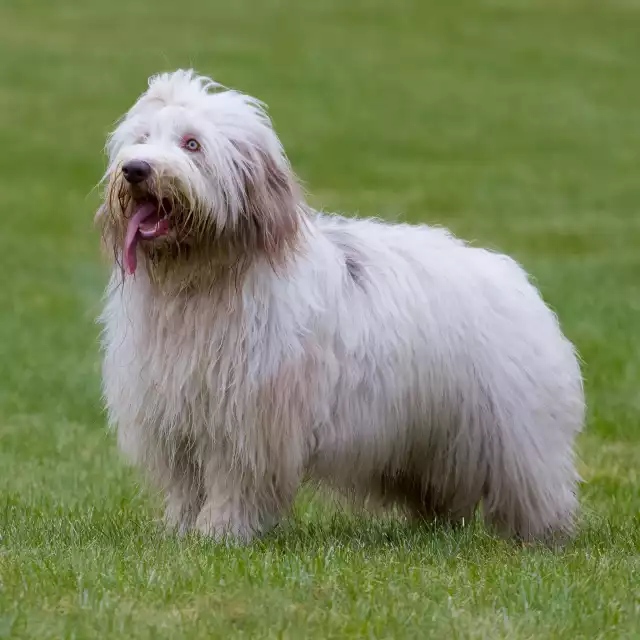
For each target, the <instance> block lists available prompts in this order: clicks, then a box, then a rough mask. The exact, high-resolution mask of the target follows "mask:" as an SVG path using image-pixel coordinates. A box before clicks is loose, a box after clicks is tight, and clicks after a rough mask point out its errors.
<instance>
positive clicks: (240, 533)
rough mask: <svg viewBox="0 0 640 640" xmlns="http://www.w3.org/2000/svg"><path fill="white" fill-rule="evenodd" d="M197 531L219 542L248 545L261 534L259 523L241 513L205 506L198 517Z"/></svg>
mask: <svg viewBox="0 0 640 640" xmlns="http://www.w3.org/2000/svg"><path fill="white" fill-rule="evenodd" d="M195 530H196V531H198V532H199V533H200V534H202V535H203V536H207V537H209V538H213V539H214V540H216V541H218V542H222V541H225V542H235V543H237V544H247V543H249V542H251V540H253V539H254V538H255V537H256V536H257V535H258V534H259V533H260V532H259V527H258V526H257V523H254V522H251V521H250V520H249V519H248V518H247V517H246V516H245V517H243V515H242V514H241V513H240V512H239V511H234V510H230V509H224V510H220V509H217V508H216V507H215V506H214V505H205V506H204V507H203V508H202V510H201V511H200V514H199V515H198V517H197V519H196V523H195Z"/></svg>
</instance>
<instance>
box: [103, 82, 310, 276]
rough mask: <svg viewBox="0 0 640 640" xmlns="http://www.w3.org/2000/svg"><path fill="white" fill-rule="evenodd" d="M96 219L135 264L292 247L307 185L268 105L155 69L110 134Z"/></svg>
mask: <svg viewBox="0 0 640 640" xmlns="http://www.w3.org/2000/svg"><path fill="white" fill-rule="evenodd" d="M107 151H108V154H109V167H108V170H107V173H106V176H105V178H106V180H107V183H108V184H107V188H106V194H105V199H104V203H103V205H102V207H101V208H100V210H99V212H98V215H97V220H98V221H99V222H100V224H101V225H102V228H103V235H104V238H105V241H106V242H107V243H108V245H109V246H110V247H111V248H112V249H113V252H114V257H115V259H116V260H117V262H118V263H119V264H120V265H121V266H122V267H123V268H124V269H125V270H126V271H127V272H128V273H134V272H135V270H136V268H137V264H138V257H139V256H142V257H143V258H144V259H145V262H146V264H147V266H148V267H149V268H151V269H153V268H154V267H156V268H159V267H162V269H163V270H164V271H166V270H167V269H169V270H170V269H171V268H172V266H175V265H176V263H180V262H182V264H183V266H184V263H185V261H188V260H190V261H191V263H193V265H194V268H197V267H198V266H202V264H203V262H216V261H217V262H218V263H221V262H224V261H227V262H228V261H233V260H241V261H247V260H248V259H251V258H252V257H255V256H258V255H262V256H265V257H266V258H267V259H268V260H270V261H271V262H273V261H275V260H279V259H280V258H281V257H283V255H285V254H286V253H287V252H288V251H290V250H292V248H293V245H294V244H295V238H296V234H297V231H298V224H299V212H298V202H299V201H298V189H297V185H296V181H295V177H294V176H293V174H292V172H291V169H290V167H289V164H288V161H287V159H286V157H285V155H284V152H283V150H282V147H281V144H280V142H279V140H278V138H277V136H276V134H275V133H274V131H273V129H272V127H271V123H270V121H269V118H268V117H267V115H266V113H265V111H264V110H263V108H262V106H261V104H260V103H259V102H258V101H257V100H255V99H253V98H250V97H248V96H245V95H242V94H240V93H237V92H235V91H228V90H222V88H221V87H220V86H219V85H217V84H216V83H214V82H213V81H212V80H209V79H208V78H203V77H199V76H196V75H195V74H194V73H193V72H191V71H177V72H175V73H172V74H163V75H159V76H155V77H153V78H151V79H150V81H149V89H148V90H147V91H146V92H145V93H144V94H143V95H142V96H141V97H140V98H139V100H138V101H137V102H136V104H135V105H134V106H133V107H132V108H131V110H130V111H129V112H128V113H127V114H126V115H125V117H124V118H123V119H122V121H121V122H120V124H119V126H118V127H117V129H116V130H115V131H114V132H113V134H112V135H111V136H110V138H109V140H108V143H107Z"/></svg>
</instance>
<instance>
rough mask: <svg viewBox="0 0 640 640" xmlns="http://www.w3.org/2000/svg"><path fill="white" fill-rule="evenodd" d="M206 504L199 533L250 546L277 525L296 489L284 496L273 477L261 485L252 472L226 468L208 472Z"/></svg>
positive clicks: (202, 511) (199, 524) (285, 493)
mask: <svg viewBox="0 0 640 640" xmlns="http://www.w3.org/2000/svg"><path fill="white" fill-rule="evenodd" d="M205 476H206V482H205V492H206V496H205V501H204V504H203V506H202V509H201V510H200V513H199V514H198V517H197V519H196V526H195V528H196V530H197V531H199V532H200V533H202V534H203V535H206V536H210V537H212V538H214V539H216V540H222V539H230V540H233V541H236V542H240V543H247V542H250V541H251V540H252V539H253V538H255V537H256V536H259V535H261V534H262V533H264V532H266V531H267V530H268V529H270V528H271V527H273V526H274V525H275V524H277V522H278V519H279V517H280V514H281V513H282V510H283V509H284V508H286V507H287V506H289V505H290V504H291V501H292V498H293V495H294V493H295V489H294V488H293V487H291V489H292V490H291V491H287V492H284V491H283V490H282V487H279V486H276V484H277V483H275V482H274V479H273V477H271V478H269V479H268V480H264V481H261V480H259V479H257V478H256V477H255V476H254V475H253V474H252V473H251V472H249V471H247V470H242V469H233V470H229V469H228V467H226V468H225V466H224V465H221V466H217V465H214V464H211V465H210V466H209V467H208V468H207V473H206V474H205Z"/></svg>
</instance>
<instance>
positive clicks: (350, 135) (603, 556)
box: [0, 0, 640, 638]
mask: <svg viewBox="0 0 640 640" xmlns="http://www.w3.org/2000/svg"><path fill="white" fill-rule="evenodd" d="M185 66H193V67H195V68H196V69H198V70H199V71H201V72H203V73H206V74H208V75H212V76H214V77H215V78H216V79H217V80H218V81H220V82H222V83H224V84H226V85H229V86H232V87H234V88H238V89H240V90H243V91H245V92H247V93H250V94H253V95H256V96H257V97H259V98H261V99H262V100H264V101H265V102H266V103H267V104H268V105H269V107H270V113H271V115H272V117H273V120H274V123H275V126H276V129H277V131H278V133H279V134H280V136H281V138H282V140H283V143H284V145H285V147H286V149H287V151H288V153H289V156H290V158H291V161H292V163H293V165H294V167H295V169H296V171H297V172H298V174H299V175H300V177H301V179H302V180H303V181H304V183H305V185H306V187H307V189H308V191H309V197H310V200H311V202H312V203H313V204H314V205H316V206H318V207H322V208H324V209H326V210H334V211H341V212H351V213H356V212H357V213H359V214H361V215H381V216H385V217H389V218H394V219H406V220H411V221H415V222H417V221H425V222H429V223H433V224H442V225H445V226H448V227H450V228H451V229H452V230H453V231H454V232H455V233H457V234H459V235H461V236H462V237H465V238H467V239H469V240H473V241H475V242H476V243H478V244H482V245H485V246H489V247H492V248H496V249H500V250H502V251H505V252H507V253H510V254H511V255H513V256H514V257H516V258H517V259H518V260H519V261H520V262H521V263H522V264H523V265H524V266H525V267H526V268H527V269H528V270H529V271H530V272H531V273H532V274H533V275H534V277H535V279H536V281H537V284H538V285H539V286H540V288H541V289H542V291H543V293H544V295H545V298H546V299H547V300H548V301H549V303H550V304H551V305H552V306H553V307H554V309H555V310H556V311H557V312H558V314H559V316H560V319H561V321H562V324H563V327H564V329H565V331H566V333H567V334H568V335H569V337H570V338H571V339H572V340H573V341H574V342H575V343H576V345H577V346H578V348H579V350H580V352H581V354H582V356H583V358H584V360H585V368H584V372H585V378H586V389H587V396H588V401H589V407H590V409H589V424H588V428H587V431H586V433H585V435H584V436H583V437H582V439H581V441H580V453H581V457H582V462H581V469H582V472H583V474H584V476H585V480H586V481H587V484H586V485H585V487H584V490H583V503H584V511H585V513H584V519H583V520H584V521H583V526H582V533H581V535H580V536H579V537H578V539H577V540H576V542H574V543H572V545H570V546H569V547H568V548H567V549H566V550H564V551H562V552H553V551H548V550H545V549H540V548H527V549H522V548H519V547H516V546H514V545H512V544H510V543H504V542H500V541H497V540H495V539H494V538H492V537H491V536H489V535H488V534H487V533H486V532H485V531H483V530H482V528H481V527H479V526H477V525H473V526H471V527H469V528H468V529H466V530H465V531H463V532H458V533H452V532H447V531H441V530H439V529H437V528H435V529H433V528H428V527H427V528H422V529H415V528H413V527H408V526H407V525H405V524H403V523H397V522H387V521H377V520H376V521H373V520H368V519H367V520H360V519H358V518H353V517H351V516H349V515H347V514H344V513H342V512H338V513H337V515H335V512H334V511H333V510H332V509H331V508H326V507H325V506H324V503H323V502H322V501H319V500H318V499H315V498H308V497H303V498H302V499H301V500H300V502H299V504H298V508H297V510H296V514H295V516H294V517H293V518H292V519H291V520H290V522H288V523H287V524H286V525H285V526H284V527H283V528H282V529H281V530H280V531H278V532H276V533H274V534H273V535H272V536H271V537H269V538H268V539H267V540H265V541H264V542H262V543H257V544H256V545H254V546H252V547H250V548H248V549H224V548H219V547H216V546H215V545H211V544H209V543H207V542H203V541H198V540H175V539H172V538H169V537H166V536H164V535H163V534H162V532H160V531H158V530H157V529H156V527H155V524H154V521H153V518H154V516H155V515H156V513H157V511H156V508H157V502H156V500H155V498H154V497H153V496H150V495H148V494H147V493H145V492H144V491H143V490H141V489H139V485H138V480H139V478H138V476H137V474H136V473H135V472H134V471H131V470H129V469H127V468H126V467H125V466H124V465H123V464H122V461H121V460H120V458H119V456H118V454H117V452H116V450H115V446H114V442H113V438H112V436H111V435H109V434H108V433H106V430H105V423H104V416H103V414H102V411H101V406H100V389H99V355H98V350H97V328H96V326H95V324H94V318H95V316H96V314H97V313H98V311H99V308H100V296H101V291H102V289H103V286H104V284H105V278H106V268H105V265H104V264H103V263H101V262H100V259H99V249H98V237H97V233H96V232H95V230H94V229H93V227H92V218H93V212H94V211H95V209H96V207H97V205H98V201H99V200H98V193H97V192H96V191H95V189H94V185H95V184H96V183H97V181H98V179H99V178H100V176H101V173H102V171H103V169H104V157H103V155H102V153H101V150H102V145H103V143H104V139H105V136H106V134H107V132H108V131H109V130H110V129H111V128H112V126H113V123H114V121H115V120H116V119H117V118H118V117H119V116H120V115H121V114H122V113H123V112H124V111H125V110H126V109H127V108H128V107H129V106H130V105H131V104H132V102H133V101H134V100H135V98H136V97H137V96H138V95H139V93H141V92H142V91H143V90H144V88H145V86H146V78H147V76H149V75H150V74H152V73H155V72H158V71H163V70H172V69H175V68H177V67H185ZM639 71H640V1H638V0H608V1H607V2H602V1H601V0H475V1H472V0H457V1H456V2H449V3H441V2H438V1H437V0H424V1H420V0H394V2H389V1H386V2H382V1H381V0H367V1H363V0H359V1H352V2H348V3H347V2H341V1H339V0H317V1H316V2H304V1H300V0H298V1H296V0H265V1H263V2H261V3H257V2H250V1H249V0H233V2H221V1H218V0H215V1H206V0H182V1H181V2H178V1H177V0H171V1H169V0H156V1H154V2H151V1H149V0H147V1H145V0H111V1H109V2H105V1H101V2H99V1H97V0H83V1H82V2H78V1H76V2H73V1H71V0H56V1H55V2H52V1H50V0H2V2H1V3H0V216H1V218H0V220H1V222H0V229H1V233H0V273H2V285H1V286H0V492H1V493H0V536H1V538H0V637H4V636H11V637H33V638H47V637H52V638H53V637H78V638H80V637H102V638H106V637H135V638H147V637H148V638H151V637H179V636H185V637H222V636H224V637H225V638H227V637H273V638H276V637H309V638H312V637H317V638H329V637H376V638H381V637H393V638H400V637H403V638H404V637H407V638H410V637H415V638H424V637H426V636H428V635H433V636H434V637H447V638H448V637H452V638H453V637H509V638H514V637H523V638H525V637H527V638H528V637H534V636H538V637H565V636H566V637H569V636H571V637H574V638H580V637H637V635H636V634H637V629H638V628H640V586H639V585H640V580H639V579H638V565H639V560H638V548H639V547H640V520H639V516H638V512H639V510H640V480H639V478H638V468H639V467H640V426H639V418H640V393H638V386H639V384H640V343H639V341H638V339H637V328H638V326H640V251H639V249H638V247H639V245H640V216H639V215H638V214H639V209H640V205H639V202H640V181H639V180H638V173H639V168H640V123H639V118H640V115H639V114H640V111H639V109H638V105H639V104H640V83H639V82H638V77H639Z"/></svg>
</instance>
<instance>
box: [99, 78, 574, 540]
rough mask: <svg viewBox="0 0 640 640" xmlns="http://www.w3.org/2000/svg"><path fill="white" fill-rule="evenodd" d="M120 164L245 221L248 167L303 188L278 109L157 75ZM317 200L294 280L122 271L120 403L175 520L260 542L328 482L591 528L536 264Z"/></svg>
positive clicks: (111, 311)
mask: <svg viewBox="0 0 640 640" xmlns="http://www.w3.org/2000/svg"><path fill="white" fill-rule="evenodd" d="M186 133H194V134H197V135H198V136H200V138H201V139H202V140H203V147H204V151H205V153H204V154H203V155H202V156H201V157H200V159H198V160H196V159H193V158H191V157H189V156H188V154H187V153H186V152H185V151H184V150H183V149H181V148H180V147H179V140H180V138H181V136H183V135H184V134H186ZM108 152H109V156H110V164H109V169H108V172H107V177H109V176H113V175H114V174H115V172H117V171H118V168H119V167H120V165H121V164H122V162H124V161H126V160H127V159H132V158H140V159H145V160H147V161H148V162H149V163H151V164H152V165H153V166H154V170H155V171H157V173H158V174H159V175H161V176H168V177H169V178H170V179H171V180H173V181H174V183H177V184H179V185H181V188H182V189H184V190H185V192H188V193H189V197H190V199H191V200H192V201H196V202H197V203H198V207H199V211H205V212H206V215H210V216H211V217H212V220H213V221H215V224H216V225H218V227H222V226H227V227H228V228H230V229H233V228H234V224H235V222H236V219H237V217H238V216H239V215H241V214H240V213H239V212H240V211H241V208H242V199H243V194H242V193H241V192H240V190H241V188H242V184H243V178H242V175H240V173H241V172H242V171H243V170H244V171H249V172H251V175H252V176H253V177H254V179H255V180H261V179H263V178H264V179H266V176H267V172H266V171H265V170H263V167H262V166H261V163H263V162H264V161H265V160H264V159H265V158H266V159H267V161H268V162H270V163H273V164H274V165H275V166H277V167H278V168H279V170H282V171H285V172H286V173H287V177H288V179H290V180H291V181H292V182H294V181H295V179H294V177H293V174H292V172H291V170H290V168H289V164H288V162H287V160H286V157H285V155H284V152H283V150H282V147H281V145H280V142H279V141H278V138H277V137H276V135H275V133H274V131H273V129H272V128H271V125H270V122H269V119H268V118H267V116H266V114H265V112H264V110H263V108H262V106H261V104H260V103H259V102H257V101H256V100H254V99H252V98H249V97H246V96H244V95H242V94H239V93H236V92H231V91H226V90H223V89H222V88H221V87H219V86H218V85H216V84H215V83H213V82H212V81H210V80H208V79H206V78H200V77H198V76H196V75H195V74H194V73H193V72H190V71H178V72H176V73H173V74H165V75H160V76H157V77H155V78H153V79H152V80H151V81H150V88H149V90H148V91H147V92H146V93H145V94H144V95H143V96H142V97H141V98H140V100H139V101H138V102H137V103H136V105H135V106H134V107H133V108H132V110H131V111H130V112H129V113H128V114H127V115H126V116H125V117H124V119H123V120H122V121H121V123H120V124H119V126H118V128H117V129H116V131H115V132H114V134H113V135H112V137H111V138H110V141H109V144H108ZM239 172H240V173H239ZM265 188H266V187H265ZM296 193H297V192H296ZM233 194H237V196H234V195H233ZM297 198H298V201H297V202H296V215H297V216H299V217H300V223H301V224H300V225H299V229H298V230H297V232H296V247H297V248H296V250H290V251H289V250H288V253H287V255H286V256H285V257H286V260H285V262H284V264H283V266H281V267H280V268H274V267H273V265H271V264H270V263H269V261H268V260H266V259H264V258H263V257H260V256H255V259H254V260H253V261H251V262H250V263H249V266H248V267H247V268H246V270H245V271H243V272H242V278H241V280H240V282H239V284H238V283H236V284H235V285H232V284H231V282H230V281H227V280H225V279H224V278H222V279H218V280H215V279H212V280H211V282H209V283H208V284H207V286H203V285H202V283H201V282H200V281H199V284H198V285H197V286H194V287H188V288H186V289H185V288H184V287H182V288H172V287H171V286H166V287H163V286H162V285H160V286H158V284H157V283H155V282H153V281H152V279H151V278H150V277H149V274H148V272H147V270H146V266H145V265H144V264H141V265H140V267H139V268H138V271H137V272H136V274H135V276H132V277H131V276H127V277H124V276H123V274H122V272H121V270H120V267H119V266H118V265H117V264H116V265H115V266H114V271H113V276H112V278H111V282H110V284H109V287H108V290H107V294H106V306H105V309H104V312H103V314H102V316H101V322H102V324H103V326H104V334H103V348H104V395H105V398H106V404H107V407H108V412H109V419H110V422H111V423H112V424H113V425H114V426H115V427H116V428H117V432H118V440H119V444H120V446H121V448H122V450H123V451H124V452H125V453H126V454H128V456H129V457H130V458H131V459H132V460H133V461H135V462H136V463H138V464H139V465H141V466H142V467H143V468H144V469H145V470H146V471H147V472H148V474H149V476H150V478H151V480H152V482H154V483H155V484H156V485H157V486H159V487H160V488H161V489H162V490H163V491H164V492H165V493H166V498H167V509H166V520H167V523H168V524H169V525H170V526H172V527H177V528H178V529H179V530H180V531H188V530H191V529H196V530H198V531H200V532H202V533H204V534H206V535H212V536H215V537H216V538H220V537H221V536H223V535H225V534H230V535H231V536H233V537H235V538H237V539H240V540H245V541H246V540H250V539H251V538H252V537H253V536H255V535H258V534H260V533H262V532H264V531H266V530H267V529H268V528H269V527H270V526H272V525H273V524H274V523H276V522H277V521H278V519H279V518H281V517H282V516H283V514H285V513H286V511H287V509H288V507H289V506H290V505H291V502H292V500H293V499H294V497H295V494H296V491H297V490H298V488H299V487H300V485H301V483H302V482H303V481H304V480H305V479H306V478H315V479H319V480H324V481H327V482H328V483H330V484H331V485H332V486H335V487H338V488H342V489H345V490H350V491H355V492H356V493H358V494H360V495H372V496H373V497H378V498H381V499H382V500H384V501H390V502H392V503H399V504H404V505H406V506H408V507H409V508H410V510H411V511H412V513H414V514H415V515H418V516H423V517H438V518H441V519H443V520H450V521H453V522H455V521H459V520H460V519H462V518H469V517H470V516H471V515H472V514H473V512H474V511H475V509H476V507H477V505H478V504H480V503H481V504H482V507H483V512H484V515H485V518H486V520H487V521H488V522H489V523H490V524H493V525H495V526H496V527H497V528H498V529H499V530H500V531H502V532H503V533H505V534H507V535H518V536H522V537H524V538H532V537H543V536H548V535H550V534H554V533H558V532H563V533H565V532H570V531H571V530H572V527H573V523H574V515H575V512H576V507H577V500H576V484H577V482H578V476H577V473H576V470H575V467H574V454H573V447H574V439H575V436H576V434H577V433H578V432H579V431H580V429H581V428H582V424H583V419H584V398H583V390H582V381H581V375H580V369H579V365H578V362H577V359H576V356H575V353H574V349H573V347H572V345H571V344H570V343H569V341H568V340H567V339H566V338H565V337H564V336H563V334H562V333H561V330H560V328H559V326H558V323H557V320H556V317H555V316H554V314H553V313H552V312H551V311H550V310H549V309H548V308H547V306H546V305H545V304H544V302H543V301H542V299H541V297H540V295H539V294H538V292H537V290H536V289H535V288H534V287H533V286H532V285H531V284H530V282H529V280H528V278H527V275H526V274H525V273H524V271H523V270H522V269H521V268H520V267H519V266H518V265H517V264H516V263H515V262H514V261H513V260H511V259H510V258H508V257H506V256H503V255H498V254H496V253H492V252H489V251H485V250H482V249H476V248H470V247H468V246H466V245H465V244H464V243H463V242H461V241H459V240H457V239H455V238H453V237H452V236H451V235H450V234H449V233H448V232H446V231H444V230H441V229H436V228H431V227H428V226H424V225H422V226H409V225H391V224H385V223H382V222H379V221H373V220H355V219H347V218H342V217H339V216H332V215H323V214H320V213H317V212H313V211H311V210H310V209H309V207H308V206H307V205H306V204H305V202H304V200H303V199H302V197H301V196H297ZM264 213H265V215H268V216H270V217H271V218H275V219H277V217H278V215H279V211H265V212H264ZM195 268H197V267H195ZM181 277H183V276H181Z"/></svg>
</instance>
